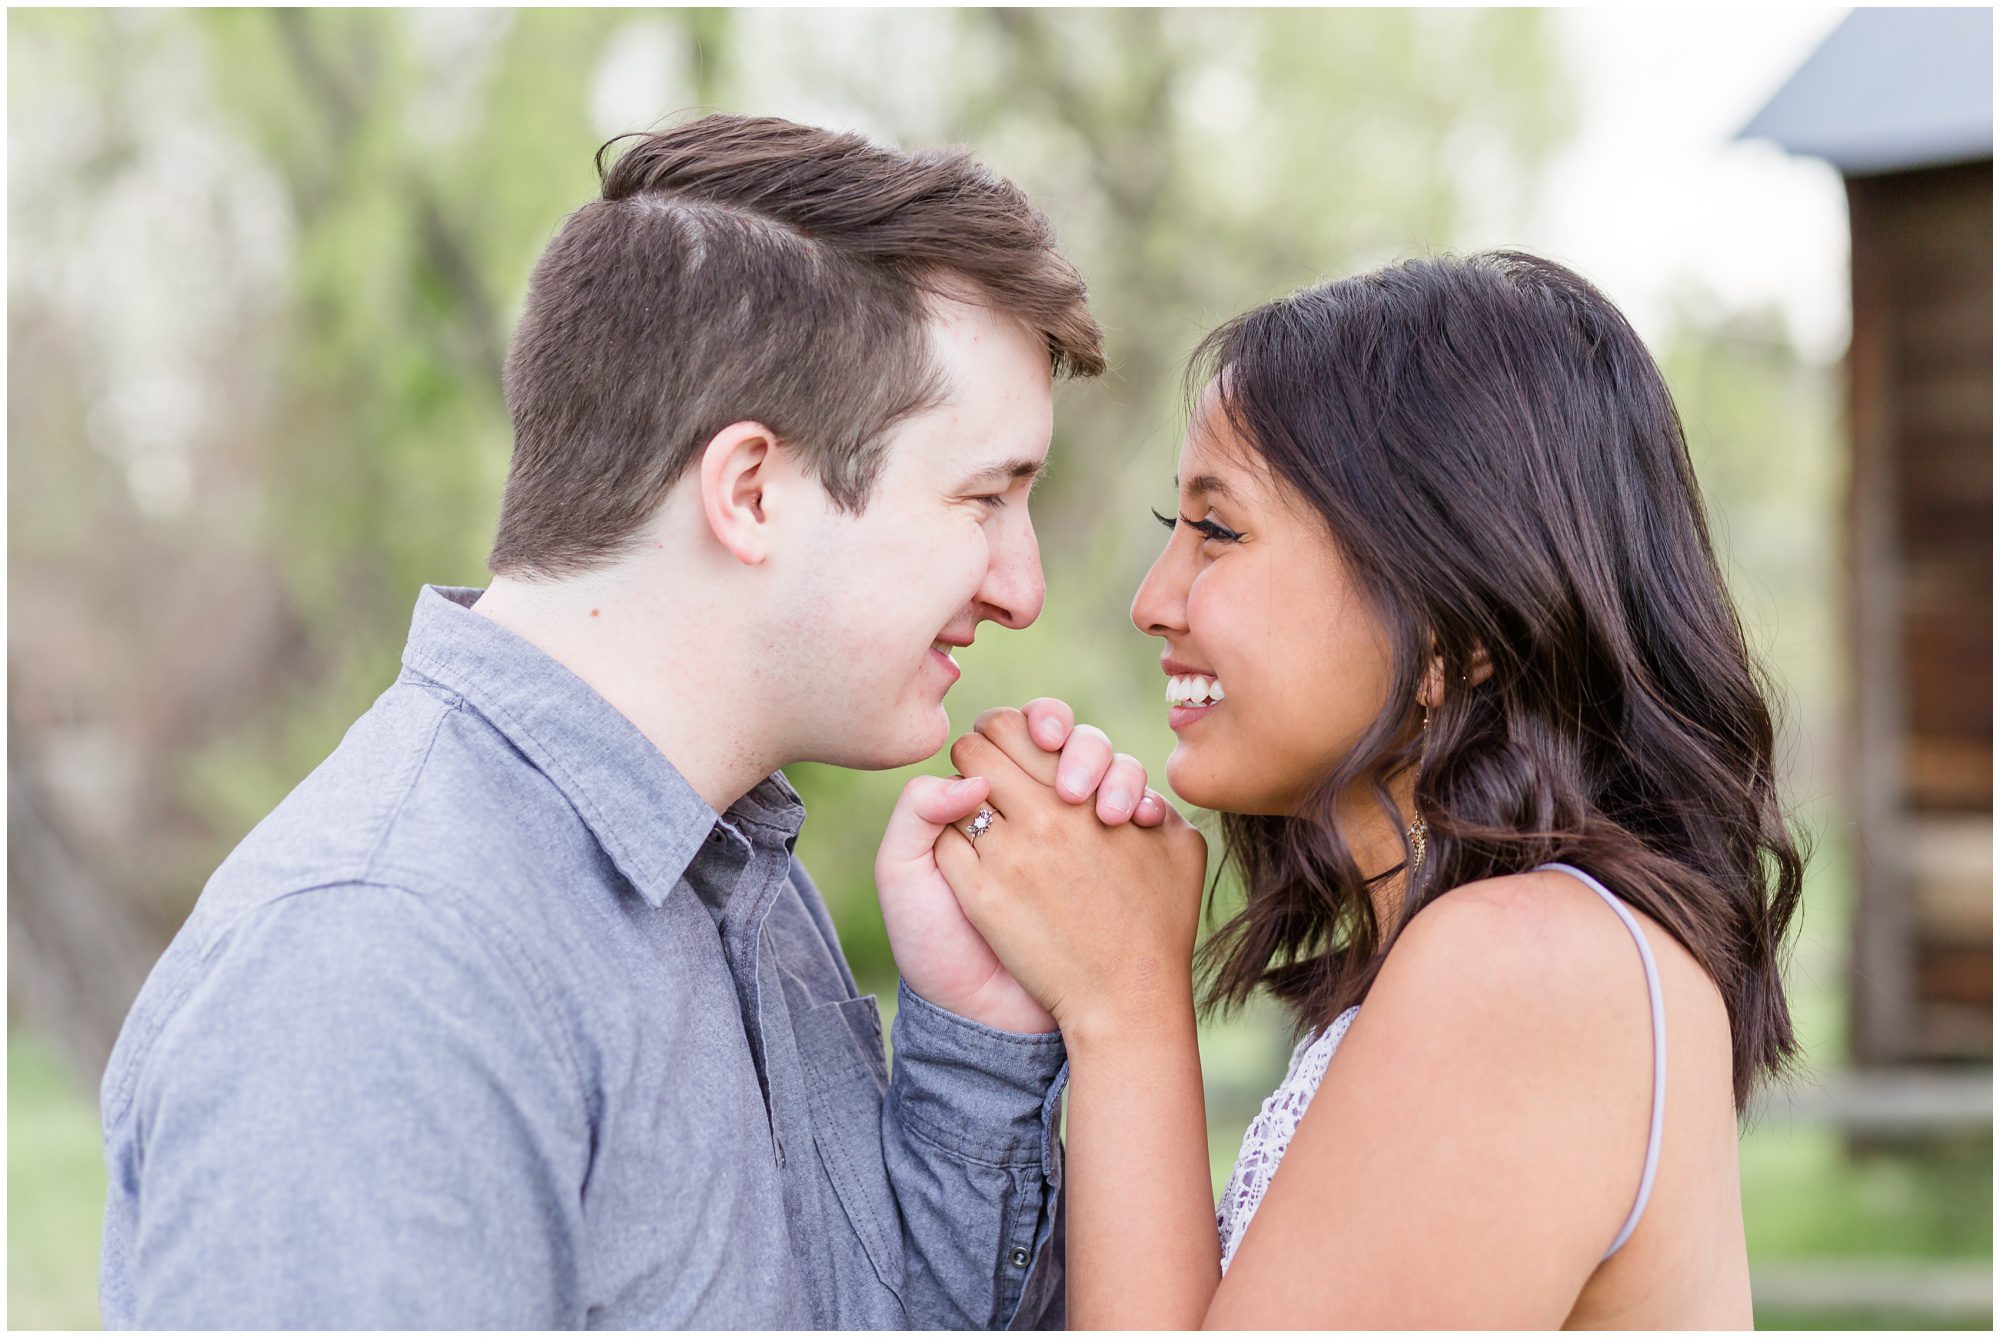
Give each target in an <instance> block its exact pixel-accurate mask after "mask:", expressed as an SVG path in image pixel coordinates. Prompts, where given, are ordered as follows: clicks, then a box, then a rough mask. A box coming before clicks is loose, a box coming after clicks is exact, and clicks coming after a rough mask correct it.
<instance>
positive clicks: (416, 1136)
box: [132, 884, 588, 1329]
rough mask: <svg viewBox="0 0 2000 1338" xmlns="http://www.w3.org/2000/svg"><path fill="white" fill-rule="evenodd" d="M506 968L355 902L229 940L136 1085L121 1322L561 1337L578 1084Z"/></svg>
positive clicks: (278, 920)
mask: <svg viewBox="0 0 2000 1338" xmlns="http://www.w3.org/2000/svg"><path fill="white" fill-rule="evenodd" d="M524 965H525V964H524V963H523V962H522V961H520V960H519V959H518V957H517V956H515V955H514V954H512V953H510V952H508V951H507V950H506V948H505V947H504V946H503V945H501V944H499V943H498V942H497V941H495V940H494V939H492V938H491V937H489V936H488V934H486V933H484V932H482V931H481V929H480V927H479V926H477V925H474V924H472V923H471V922H469V921H468V920H467V919H465V918H464V917H462V916H461V915H459V914H458V912H457V911H456V910H454V909H453V908H452V907H451V905H450V904H449V902H448V901H447V900H446V899H445V898H443V897H440V896H430V895H423V896H420V895H417V894H414V893H411V892H408V891H404V890H400V889H397V888H390V887H383V886H377V885H361V884H348V885H342V886H337V887H321V888H315V889H312V890H311V891H308V892H301V893H294V894H291V895H289V896H286V897H283V898H281V899H279V900H276V901H274V902H272V903H269V904H268V905H266V906H264V907H262V908H260V909H258V910H256V911H253V912H251V913H250V914H249V915H248V916H247V917H246V919H245V921H244V922H243V923H241V924H239V925H237V926H235V927H234V928H233V929H232V930H231V931H230V932H229V934H228V935H227V936H226V937H225V938H224V939H223V940H222V941H221V943H220V944H219V945H218V946H217V947H216V948H215V949H214V950H213V952H212V953H211V955H210V958H209V960H208V961H207V962H206V963H205V964H204V966H203V968H202V970H201V971H200V972H199V973H198V975H197V978H196V983H195V984H194V985H193V987H192V988H191V990H190V992H189V995H188V997H187V999H186V1000H185V1001H184V1003H183V1004H182V1005H181V1006H180V1007H179V1008H178V1009H177V1010H176V1011H175V1013H174V1015H173V1017H172V1018H171V1019H170V1020H169V1021H168V1022H167V1023H166V1024H165V1027H164V1028H163V1030H162V1033H161V1035H160V1038H159V1042H158V1044H157V1046H156V1047H155V1048H154V1050H153V1053H152V1054H151V1056H150V1057H149V1059H148V1061H147V1064H146V1067H145V1069H144V1070H143V1072H142V1073H141V1074H140V1075H139V1077H138V1085H137V1087H136V1090H135V1104H134V1115H135V1121H136V1130H137V1138H138V1144H139V1148H138V1158H137V1160H138V1165H139V1168H140V1181H139V1194H138V1209H137V1214H136V1218H135V1221H134V1230H133V1240H132V1243H133V1278H134V1287H133V1299H134V1302H135V1307H136V1309H135V1314H134V1318H135V1319H136V1321H137V1324H138V1326H139V1327H142V1328H165V1329H191V1328H316V1329H371V1328H398V1329H406V1328H417V1329H423V1328H451V1329H463V1328H560V1327H572V1326H574V1325H576V1324H577V1323H579V1322H580V1320H581V1312H580V1304H579V1296H580V1285H579V1258H578V1251H577V1243H578V1241H579V1240H580V1239H581V1222H580V1216H579V1213H580V1208H579V1204H580V1197H581V1195H580V1188H581V1185H582V1183H583V1179H584V1173H585V1169H586V1165H587V1157H588V1148H587V1147H585V1146H582V1145H581V1144H582V1143H583V1141H584V1140H583V1135H582V1134H581V1132H580V1130H581V1129H583V1128H587V1121H585V1120H584V1119H581V1118H579V1110H580V1107H581V1102H582V1100H583V1097H582V1090H583V1089H582V1086H581V1083H580V1082H579V1080H578V1078H577V1074H576V1068H575V1065H574V1062H573V1060H572V1059H571V1058H570V1056H569V1055H568V1053H567V1052H566V1051H565V1050H564V1049H563V1046H564V1045H565V1044H566V1042H565V1041H564V1040H563V1039H562V1034H561V1033H560V1032H558V1031H556V1030H555V1029H553V1028H552V1027H551V1026H549V1025H548V1023H547V1020H546V1014H545V1012H544V1010H543V1009H541V1008H540V1007H539V1006H538V1003H537V999H536V997H535V992H534V989H533V987H532V986H531V985H530V984H529V980H530V978H529V977H526V976H525V975H524V974H523V967H524Z"/></svg>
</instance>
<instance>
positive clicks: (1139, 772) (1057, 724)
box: [875, 697, 1168, 1032]
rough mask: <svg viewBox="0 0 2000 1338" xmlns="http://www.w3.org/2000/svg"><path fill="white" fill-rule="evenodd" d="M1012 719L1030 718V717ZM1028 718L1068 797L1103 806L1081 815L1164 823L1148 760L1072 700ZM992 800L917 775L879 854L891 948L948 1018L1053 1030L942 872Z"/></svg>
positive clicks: (968, 786)
mask: <svg viewBox="0 0 2000 1338" xmlns="http://www.w3.org/2000/svg"><path fill="white" fill-rule="evenodd" d="M993 714H994V713H993V712H988V713H987V715H986V716H981V717H980V720H981V721H982V722H983V721H985V720H986V719H987V718H988V717H990V716H991V715H993ZM1008 714H1010V715H1012V716H1013V717H1015V718H1016V719H1021V718H1023V714H1024V713H1023V712H1022V711H1011V712H1008ZM1025 720H1026V723H1027V726H1028V728H1029V731H1030V733H1029V734H1028V735H1026V736H1025V737H1032V738H1033V739H1034V740H1035V745H1036V748H1037V749H1043V750H1046V751H1045V752H1042V751H1038V752H1037V753H1036V755H1037V756H1038V757H1040V758H1042V759H1043V760H1044V761H1045V762H1046V764H1047V769H1048V773H1049V775H1050V776H1051V777H1052V778H1053V777H1055V776H1058V775H1059V776H1060V777H1061V779H1062V785H1063V790H1064V797H1065V798H1066V799H1068V800H1069V801H1070V802H1071V803H1074V804H1077V805H1083V804H1085V802H1086V801H1088V800H1090V799H1092V798H1093V797H1095V799H1096V804H1095V805H1094V810H1093V808H1082V807H1080V808H1079V809H1078V811H1079V812H1080V813H1089V812H1092V811H1095V812H1096V814H1097V815H1098V819H1099V820H1102V821H1104V822H1107V823H1111V824H1114V825H1115V824H1118V823H1122V822H1125V821H1127V820H1129V821H1131V822H1134V823H1137V824H1139V825H1140V826H1152V827H1157V826H1158V825H1159V824H1160V823H1161V822H1162V821H1163V820H1164V819H1165V818H1166V815H1167V811H1168V805H1167V801H1166V800H1165V799H1162V798H1161V797H1160V796H1159V794H1158V793H1156V792H1155V791H1153V790H1150V789H1148V788H1147V787H1146V769H1145V768H1144V767H1143V766H1141V765H1140V764H1139V762H1138V759H1136V758H1133V757H1131V756H1129V755H1127V754H1125V753H1113V752H1112V750H1111V741H1110V739H1108V738H1106V737H1105V735H1104V731H1103V730H1101V729H1096V728H1093V727H1092V726H1089V725H1078V724H1077V723H1076V714H1075V713H1074V712H1073V711H1071V710H1070V708H1069V707H1068V705H1067V704H1065V703H1063V702H1062V701H1059V700H1058V699H1056V698H1054V697H1037V698H1036V699H1035V700H1033V701H1031V702H1029V703H1028V705H1027V707H1026V708H1025ZM986 797H987V787H986V783H985V782H984V781H982V780H976V779H974V780H959V781H952V780H948V779H946V778H945V777H942V776H917V777H913V778H912V779H911V780H910V782H909V783H908V784H907V785H905V786H904V787H903V793H902V795H901V797H900V798H898V799H897V801H896V807H895V809H894V810H893V811H892V812H891V813H890V815H889V823H888V827H887V829H886V830H885V831H884V832H883V834H882V845H881V848H880V849H879V850H878V851H877V852H876V856H875V891H876V895H877V896H878V897H879V898H880V899H881V903H882V922H883V924H884V926H885V927H886V928H887V929H888V931H889V948H890V951H891V952H893V953H894V954H895V958H896V967H897V970H898V971H900V972H901V973H902V977H903V981H904V983H905V984H907V985H908V986H909V987H910V988H911V989H912V990H914V991H915V992H916V993H917V994H918V995H919V996H920V997H922V998H924V999H927V1000H929V1001H930V1002H931V1003H934V1004H936V1005H937V1006H938V1007H940V1008H942V1009H944V1010H945V1011H946V1012H948V1013H955V1014H957V1015H958V1016H960V1017H964V1018H970V1019H972V1020H973V1021H975V1022H981V1023H984V1024H985V1025H987V1026H989V1027H998V1028H999V1029H1000V1030H1002V1031H1013V1032H1047V1031H1053V1030H1055V1026H1056V1022H1055V1019H1054V1018H1053V1017H1051V1016H1050V1015H1049V1013H1048V1011H1047V1010H1046V1009H1044V1008H1043V1007H1042V1006H1041V1005H1040V1004H1038V1003H1036V1002H1035V1000H1034V997H1033V996H1032V995H1030V994H1029V993H1028V992H1027V991H1026V990H1025V989H1023V988H1022V987H1021V986H1020V985H1019V984H1018V983H1017V982H1016V981H1015V980H1014V977H1013V976H1012V975H1011V974H1009V973H1008V971H1007V969H1006V968H1005V967H1003V966H1002V965H1001V964H1000V959H999V958H998V957H996V956H995V955H994V953H993V950H992V949H991V948H990V947H988V946H987V944H986V940H985V939H983V938H981V937H980V936H979V931H978V930H976V929H974V928H973V927H972V924H971V922H970V921H968V920H967V919H966V918H965V912H964V911H963V910H962V909H961V908H960V907H959V904H958V898H957V897H956V896H955V895H954V894H953V892H952V889H951V886H950V884H948V883H947V882H946V881H945V877H944V875H943V874H942V873H940V872H939V870H938V866H937V856H936V854H935V851H934V847H935V846H936V844H937V841H938V837H939V836H940V835H941V834H942V833H943V832H945V831H947V830H949V827H950V824H952V823H956V822H962V821H963V820H965V819H967V818H970V817H971V816H972V815H973V813H974V812H975V811H976V810H977V809H978V808H979V806H980V804H981V803H982V802H983V801H984V800H985V799H986ZM1135 797H1136V803H1135V802H1134V800H1135Z"/></svg>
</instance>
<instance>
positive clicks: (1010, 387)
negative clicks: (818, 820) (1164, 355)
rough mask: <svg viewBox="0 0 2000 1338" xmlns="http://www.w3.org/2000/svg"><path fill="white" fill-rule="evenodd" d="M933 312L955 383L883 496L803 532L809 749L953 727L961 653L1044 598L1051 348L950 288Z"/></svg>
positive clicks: (796, 637) (800, 631)
mask: <svg viewBox="0 0 2000 1338" xmlns="http://www.w3.org/2000/svg"><path fill="white" fill-rule="evenodd" d="M935 310H936V315H935V316H934V318H933V323H932V327H931V334H932V341H933V345H934V347H935V349H936V350H937V355H938V359H939V362H940V363H941V365H942V366H943V368H944V370H945V372H946V375H947V385H948V387H949V398H948V399H947V401H946V402H945V403H944V404H943V405H941V406H940V407H938V408H936V409H933V410H932V411H930V412H929V413H926V414H922V415H919V416H917V417H914V418H911V419H909V420H907V421H905V422H904V423H903V424H902V425H901V426H900V427H899V428H898V429H897V431H896V432H895V434H894V436H893V437H892V439H891V441H890V443H889V446H888V456H887V460H886V462H885V464H884V466H883V468H882V472H881V474H880V475H879V477H878V478H877V480H876V483H875V489H874V491H873V493H872V494H871V495H870V498H869V502H868V505H867V508H866V509H865V510H864V511H863V512H862V513H861V514H860V515H859V516H852V515H843V514H841V513H840V512H838V511H837V510H835V508H834V507H833V504H832V502H831V500H827V501H826V503H825V506H826V510H825V514H824V515H823V516H821V517H819V518H817V521H816V523H815V525H814V526H813V530H812V533H811V534H810V535H809V536H807V537H806V538H805V540H804V541H803V542H802V545H801V549H800V550H799V551H800V553H801V557H802V561H801V567H800V574H799V580H798V582H797V583H796V584H795V585H794V586H793V591H794V594H793V597H792V599H791V600H790V601H788V608H787V610H786V617H785V618H784V619H783V620H782V621H781V623H780V624H779V627H780V631H781V634H783V635H787V636H791V637H792V638H793V640H792V642H791V644H789V645H786V646H778V647H773V648H772V649H773V662H774V663H783V664H787V665H796V666H797V676H796V677H795V678H794V679H793V682H792V685H791V686H792V689H793V690H792V691H791V692H789V693H788V694H787V695H788V696H789V697H790V698H791V702H792V705H793V708H794V718H795V719H796V720H797V721H798V722H799V724H800V726H801V737H800V739H799V747H798V749H797V751H798V753H799V755H800V756H801V757H803V758H809V759H811V760H814V761H823V762H831V763H834V764H836V765H839V766H847V767H859V768H866V769H881V768H887V767H897V766H904V765H907V764H909V763H911V762H917V761H921V760H922V759H924V758H926V757H929V756H930V755H931V754H933V753H935V752H937V750H938V749H940V748H942V747H943V746H944V745H945V743H946V742H947V741H948V739H949V738H950V734H951V721H950V718H949V717H948V716H947V715H946V713H945V709H944V696H945V693H946V691H947V690H949V689H950V687H951V685H952V684H953V683H954V682H956V681H957V679H958V667H957V665H956V664H955V663H954V662H953V661H952V660H951V658H950V657H949V652H950V651H952V650H953V649H954V648H956V647H960V646H965V645H969V644H971V642H972V639H973V635H974V633H975V632H976V631H977V630H978V627H979V624H980V623H982V622H997V623H999V624H1000V625H1002V626H1003V627H1026V626H1027V625H1028V624H1029V623H1032V622H1033V621H1034V620H1035V618H1036V616H1037V615H1039V614H1040V613H1041V609H1042V564H1041V554H1040V550H1039V549H1038V548H1037V546H1036V542H1035V529H1034V524H1033V522H1032V521H1031V520H1030V519H1029V518H1028V492H1029V489H1030V488H1031V487H1032V485H1033V483H1034V479H1035V475H1036V473H1037V472H1038V471H1039V470H1040V468H1041V466H1042V463H1043V461H1044V460H1046V459H1047V457H1048V451H1049V435H1050V432H1051V430H1052V410H1051V378H1050V372H1049V355H1048V350H1047V348H1046V347H1045V346H1044V344H1043V343H1042V341H1041V340H1039V339H1038V338H1036V337H1035V336H1034V335H1032V334H1031V333H1030V332H1029V331H1028V330H1027V329H1025V328H1024V327H1023V326H1021V325H1020V324H1019V323H1017V322H1015V321H1013V320H1012V319H1009V318H1007V317H1004V316H1000V315H997V314H995V313H994V312H992V311H989V310H987V309H985V308H982V307H974V306H968V305H965V304H963V303H959V302H940V303H938V304H936V307H935Z"/></svg>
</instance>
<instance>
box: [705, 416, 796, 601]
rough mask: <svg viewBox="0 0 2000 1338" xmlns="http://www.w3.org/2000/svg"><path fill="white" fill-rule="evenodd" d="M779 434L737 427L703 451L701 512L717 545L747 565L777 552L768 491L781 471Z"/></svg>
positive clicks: (717, 436)
mask: <svg viewBox="0 0 2000 1338" xmlns="http://www.w3.org/2000/svg"><path fill="white" fill-rule="evenodd" d="M778 457H779V451H778V438H777V434H776V433H774V432H772V431H771V429H769V428H767V427H765V426H764V425H763V424H762V423H757V422H749V421H745V422H741V423H731V424H730V425H729V426H728V427H725V428H723V429H722V431H720V432H718V433H716V434H715V435H714V436H713V437H710V438H709V440H708V445H706V446H704V447H702V450H701V456H700V459H699V460H698V462H697V464H698V467H699V475H698V478H699V483H700V487H701V514H702V518H703V519H704V520H706V521H707V522H708V528H709V532H710V533H711V534H713V535H714V536H715V539H716V542H717V543H720V544H721V545H722V546H723V548H725V549H727V550H728V551H729V553H730V555H731V556H732V557H734V558H735V559H736V560H737V561H738V562H741V563H743V564H744V565H745V566H750V567H754V566H756V565H757V564H758V563H760V562H762V561H763V560H764V559H765V558H767V557H769V556H770V554H771V537H772V536H771V526H770V517H769V516H768V515H767V514H766V513H765V505H764V503H765V492H766V490H767V489H768V488H769V487H770V486H771V484H772V483H773V482H774V481H775V476H776V474H777V473H778V471H779V469H780V468H781V466H780V463H779V458H778Z"/></svg>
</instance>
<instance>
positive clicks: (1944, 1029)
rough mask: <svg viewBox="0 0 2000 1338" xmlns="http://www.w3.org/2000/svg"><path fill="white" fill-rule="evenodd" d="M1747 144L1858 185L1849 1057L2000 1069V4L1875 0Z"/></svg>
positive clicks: (1752, 130) (1790, 87) (1848, 542)
mask: <svg viewBox="0 0 2000 1338" xmlns="http://www.w3.org/2000/svg"><path fill="white" fill-rule="evenodd" d="M1743 135H1744V137H1746V138H1749V137H1758V138H1768V139H1772V140H1775V141H1777V142H1778V143H1779V144H1781V145H1782V146H1784V147H1785V148H1786V149H1788V150H1790V151H1792V152H1794V153H1799V154H1803V155H1807V156H1811V157H1816V158H1821V159H1824V160H1826V161H1827V162H1829V163H1831V164H1832V165H1833V166H1834V167H1835V168H1837V169H1838V170H1839V171H1840V173H1841V175H1842V176H1843V177H1844V178H1845V179H1846V182H1847V199H1848V211H1849V218H1850V224H1851V228H1852V236H1853V285H1854V335H1853V342H1852V344H1851V345H1850V346H1849V349H1848V355H1847V381H1848V387H1847V389H1848V399H1847V408H1848V415H1847V418H1848V423H1847V426H1848V437H1849V449H1850V451H1851V458H1850V465H1851V475H1850V486H1849V490H1848V497H1847V513H1846V534H1845V554H1846V564H1845V565H1846V570H1845V606H1846V607H1845V614H1846V648H1845V649H1846V653H1847V666H1848V684H1849V692H1848V713H1847V720H1846V725H1847V728H1848V731H1849V734H1848V741H1847V742H1848V746H1847V749H1846V756H1845V768H1846V772H1847V774H1846V777H1845V784H1844V786H1843V793H1844V796H1845V802H1846V804H1847V806H1848V817H1849V821H1850V830H1851V832H1852V834H1853V837H1854V840H1853V844H1852V849H1853V856H1854V862H1855V884H1856V886H1855V891H1856V895H1857V897H1858V902H1857V905H1856V914H1855V918H1854V943H1853V973H1852V975H1851V982H1852V985H1853V996H1852V1038H1853V1048H1854V1059H1855V1061H1856V1062H1857V1063H1860V1064H1901V1063H1910V1062H1922V1061H1932V1060H1950V1059H1975V1058H1986V1059H1990V1058H1991V1056H1992V1053H1993V616H1992V615H1993V530H1992V521H1993V13H1992V11H1991V10H1985V9H1953V10H1937V9H1932V10H1916V9H1910V10H1897V9H1862V10H1856V11H1855V12H1854V13H1852V14H1850V15H1849V16H1848V18H1847V19H1846V20H1845V21H1843V22H1842V24H1841V25H1840V26H1839V27H1838V28H1836V29H1835V30H1834V31H1833V33H1832V34H1830V35H1829V36H1828V38H1827V39H1826V41H1825V42H1824V43H1823V44H1822V45H1821V46H1820V48H1819V49H1818V50H1817V51H1816V52H1815V53H1814V54H1813V55H1812V57H1811V58H1810V59H1809V60H1808V61H1807V62H1806V63H1805V65H1803V66H1802V67H1801V68H1800V69H1799V70H1798V72H1797V73H1796V74H1795V75H1793V77H1792V78H1791V80H1790V81H1789V82H1787V83H1786V84H1785V85H1784V87H1783V88H1782V89H1780V90H1779V91H1778V93H1777V94H1776V95H1775V96H1774V97H1773V98H1772V99H1771V101H1770V103H1769V104H1768V105H1766V106H1765V108H1764V109H1763V110H1762V111H1761V112H1759V113H1758V115H1757V116H1756V118H1755V119H1754V120H1752V122H1751V123H1750V125H1749V126H1748V127H1746V128H1745V129H1744V131H1743Z"/></svg>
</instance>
